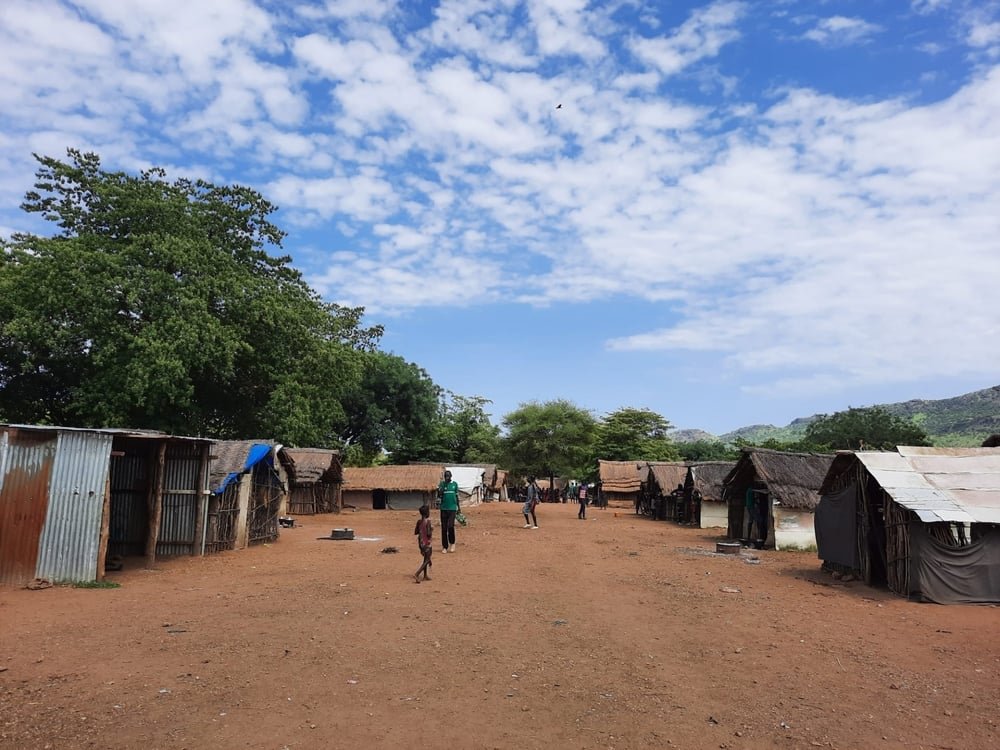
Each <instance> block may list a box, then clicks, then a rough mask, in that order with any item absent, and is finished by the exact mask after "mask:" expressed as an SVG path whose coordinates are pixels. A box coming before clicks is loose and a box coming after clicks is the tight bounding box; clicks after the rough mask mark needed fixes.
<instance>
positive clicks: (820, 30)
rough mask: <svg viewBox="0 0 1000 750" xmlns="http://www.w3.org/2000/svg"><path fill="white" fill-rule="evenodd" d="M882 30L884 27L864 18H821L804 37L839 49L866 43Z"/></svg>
mask: <svg viewBox="0 0 1000 750" xmlns="http://www.w3.org/2000/svg"><path fill="white" fill-rule="evenodd" d="M881 30H882V27H881V26H879V25H878V24H874V23H869V22H868V21H865V20H864V19H862V18H847V17H846V16H831V17H830V18H821V19H820V20H819V21H817V22H816V25H815V26H813V27H812V28H811V29H809V30H808V31H807V32H805V33H804V34H803V35H802V36H803V37H804V38H805V39H809V40H811V41H813V42H818V43H819V44H823V45H826V46H829V47H839V46H846V45H849V44H858V43H861V42H866V41H868V40H870V39H871V38H872V37H873V36H875V34H877V33H878V32H880V31H881Z"/></svg>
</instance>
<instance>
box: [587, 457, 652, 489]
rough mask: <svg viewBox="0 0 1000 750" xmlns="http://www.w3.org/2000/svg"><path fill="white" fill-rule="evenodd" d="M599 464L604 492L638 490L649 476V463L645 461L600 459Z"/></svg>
mask: <svg viewBox="0 0 1000 750" xmlns="http://www.w3.org/2000/svg"><path fill="white" fill-rule="evenodd" d="M597 466H598V472H599V476H600V480H601V488H602V489H603V490H604V492H617V493H621V494H627V493H630V492H638V491H639V488H640V487H641V485H642V483H643V482H645V481H647V479H648V478H649V464H647V463H646V462H645V461H603V460H598V462H597Z"/></svg>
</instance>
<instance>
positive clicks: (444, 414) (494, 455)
mask: <svg viewBox="0 0 1000 750" xmlns="http://www.w3.org/2000/svg"><path fill="white" fill-rule="evenodd" d="M489 403H490V400H489V399H486V398H483V397H482V396H459V395H457V394H455V393H451V392H447V393H446V394H444V395H443V396H442V398H441V399H440V403H439V406H438V411H437V414H436V416H435V418H434V420H433V423H432V424H431V428H430V430H429V431H428V432H427V433H424V434H416V433H413V434H411V435H410V436H409V437H408V438H407V439H404V440H403V441H401V443H400V444H399V446H398V447H397V448H395V449H394V450H393V452H392V458H393V460H394V461H395V462H397V463H406V462H408V461H437V462H441V463H450V464H479V463H497V462H498V455H499V450H500V430H499V428H498V427H496V426H494V425H493V424H492V423H491V422H490V418H489V415H488V414H487V413H486V406H487V405H488V404H489Z"/></svg>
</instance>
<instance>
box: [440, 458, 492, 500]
mask: <svg viewBox="0 0 1000 750" xmlns="http://www.w3.org/2000/svg"><path fill="white" fill-rule="evenodd" d="M445 468H446V469H447V470H448V471H450V472H451V478H452V481H454V482H457V483H458V491H459V492H461V493H462V504H463V505H479V503H481V502H482V501H483V489H484V488H483V469H482V468H481V467H479V466H446V467H445Z"/></svg>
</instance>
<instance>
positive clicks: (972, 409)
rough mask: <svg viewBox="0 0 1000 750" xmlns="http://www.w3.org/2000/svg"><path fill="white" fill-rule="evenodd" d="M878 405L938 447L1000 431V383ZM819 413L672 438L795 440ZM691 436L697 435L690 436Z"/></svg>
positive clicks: (973, 441)
mask: <svg viewBox="0 0 1000 750" xmlns="http://www.w3.org/2000/svg"><path fill="white" fill-rule="evenodd" d="M877 406H881V407H882V408H883V409H885V410H886V411H887V412H889V413H890V414H895V415H896V416H899V417H903V418H905V419H911V420H913V421H914V422H916V423H917V424H919V425H920V426H921V427H923V429H924V430H925V431H926V432H927V434H928V435H929V436H930V438H931V441H932V442H933V443H934V445H937V446H954V447H960V446H977V445H981V444H982V442H983V440H985V439H986V438H987V437H989V436H990V435H995V434H998V433H1000V385H995V386H993V387H992V388H984V389H983V390H981V391H973V392H972V393H966V394H965V395H964V396H956V397H954V398H943V399H938V400H935V401H927V400H923V399H914V400H912V401H901V402H899V403H895V404H877ZM818 416H820V415H818V414H814V415H813V416H811V417H800V418H798V419H795V420H792V421H791V422H790V423H789V424H787V425H786V426H784V427H775V426H774V425H772V424H755V425H749V426H747V427H740V428H739V429H737V430H733V431H732V432H727V433H725V434H724V435H719V436H718V437H716V436H713V435H712V434H711V433H708V432H705V431H704V430H674V432H673V433H671V437H672V438H673V439H674V440H675V441H677V442H679V443H684V442H693V441H695V440H721V441H722V442H724V443H732V442H734V441H735V440H736V439H737V438H743V439H744V440H747V441H750V442H759V441H762V440H767V439H769V438H771V439H774V440H779V441H782V442H794V441H796V440H800V439H801V438H802V437H803V436H804V435H805V434H806V429H807V428H808V427H809V423H810V422H812V421H813V420H815V419H816V418H817V417H818ZM688 435H695V436H697V437H687V436H688ZM682 436H684V437H682Z"/></svg>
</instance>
